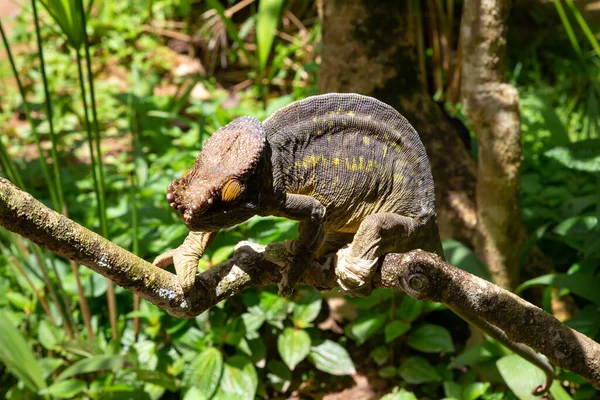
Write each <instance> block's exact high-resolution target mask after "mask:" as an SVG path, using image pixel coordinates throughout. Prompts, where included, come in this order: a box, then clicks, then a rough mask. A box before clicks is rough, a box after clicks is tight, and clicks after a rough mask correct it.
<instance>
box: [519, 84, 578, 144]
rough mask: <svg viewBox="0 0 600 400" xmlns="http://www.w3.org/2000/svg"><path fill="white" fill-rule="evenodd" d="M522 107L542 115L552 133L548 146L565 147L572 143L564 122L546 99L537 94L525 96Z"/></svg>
mask: <svg viewBox="0 0 600 400" xmlns="http://www.w3.org/2000/svg"><path fill="white" fill-rule="evenodd" d="M521 107H528V108H531V109H534V110H536V111H538V112H539V113H540V114H541V115H542V118H543V120H544V125H545V128H546V129H547V130H548V132H549V133H550V140H549V141H548V142H549V143H548V144H547V145H550V146H563V145H568V144H569V143H570V140H569V131H568V130H567V127H566V125H565V124H564V123H563V122H562V120H561V119H560V117H559V116H558V114H557V113H556V110H555V109H554V107H553V106H552V104H550V103H549V102H548V100H546V99H545V98H544V97H542V96H539V95H537V94H528V95H525V96H523V98H522V100H521ZM546 148H547V147H546Z"/></svg>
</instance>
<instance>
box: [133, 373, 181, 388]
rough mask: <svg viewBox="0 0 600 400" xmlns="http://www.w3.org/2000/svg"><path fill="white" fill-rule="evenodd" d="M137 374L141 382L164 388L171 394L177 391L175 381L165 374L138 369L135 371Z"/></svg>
mask: <svg viewBox="0 0 600 400" xmlns="http://www.w3.org/2000/svg"><path fill="white" fill-rule="evenodd" d="M135 373H136V375H137V379H138V380H139V381H142V382H146V383H151V384H153V385H157V386H160V387H163V388H165V389H167V390H170V391H171V392H175V391H177V384H176V383H175V379H173V378H171V377H170V376H169V375H167V374H165V373H164V372H160V371H148V370H143V369H138V370H136V371H135Z"/></svg>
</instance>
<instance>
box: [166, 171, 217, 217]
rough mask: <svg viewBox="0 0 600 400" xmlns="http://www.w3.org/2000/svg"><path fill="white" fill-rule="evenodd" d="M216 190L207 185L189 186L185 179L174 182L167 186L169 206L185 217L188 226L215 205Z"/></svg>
mask: <svg viewBox="0 0 600 400" xmlns="http://www.w3.org/2000/svg"><path fill="white" fill-rule="evenodd" d="M214 193H215V188H213V187H212V186H211V187H208V186H206V185H202V184H200V185H197V184H196V185H189V183H187V182H185V181H184V180H183V179H181V180H177V179H175V180H173V182H171V184H170V185H169V186H167V196H166V198H167V201H168V202H169V205H170V206H171V207H172V208H173V209H174V210H176V211H179V213H180V214H181V215H182V216H183V220H184V222H185V223H186V224H189V223H191V222H192V220H193V219H194V218H195V217H198V216H200V215H202V213H203V212H204V211H205V210H206V209H207V208H209V207H210V206H211V204H212V203H213V195H214Z"/></svg>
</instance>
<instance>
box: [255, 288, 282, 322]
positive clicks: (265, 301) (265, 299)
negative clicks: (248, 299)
mask: <svg viewBox="0 0 600 400" xmlns="http://www.w3.org/2000/svg"><path fill="white" fill-rule="evenodd" d="M259 307H260V308H261V310H263V312H264V313H265V317H266V318H267V321H283V320H284V319H285V318H286V316H287V313H288V300H287V299H285V298H283V297H280V296H278V295H277V294H275V293H271V292H261V293H260V303H259Z"/></svg>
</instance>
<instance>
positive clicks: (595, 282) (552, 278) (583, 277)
mask: <svg viewBox="0 0 600 400" xmlns="http://www.w3.org/2000/svg"><path fill="white" fill-rule="evenodd" d="M535 285H554V286H558V287H559V288H563V289H569V290H570V291H571V292H573V293H575V294H576V295H578V296H581V297H583V298H584V299H587V300H589V301H591V302H592V303H594V304H595V305H600V290H598V288H599V287H600V277H598V276H596V275H591V274H582V273H575V274H572V275H567V274H548V275H542V276H539V277H537V278H533V279H530V280H528V281H526V282H523V283H522V284H521V285H519V287H518V288H517V289H516V290H515V292H516V293H519V292H521V291H523V290H525V289H527V288H529V287H531V286H535Z"/></svg>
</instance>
